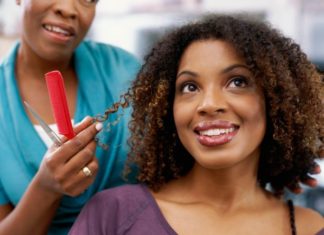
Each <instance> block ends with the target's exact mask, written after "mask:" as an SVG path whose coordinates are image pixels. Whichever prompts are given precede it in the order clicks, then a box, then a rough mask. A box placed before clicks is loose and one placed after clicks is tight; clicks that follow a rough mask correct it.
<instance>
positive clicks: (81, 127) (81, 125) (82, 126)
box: [48, 116, 94, 153]
mask: <svg viewBox="0 0 324 235" xmlns="http://www.w3.org/2000/svg"><path fill="white" fill-rule="evenodd" d="M93 120H94V119H93V118H92V117H90V116H86V117H85V118H84V119H83V120H82V121H81V122H79V123H77V124H76V125H75V126H74V127H73V131H74V132H75V134H78V133H79V132H81V131H82V130H84V129H85V128H87V127H88V126H89V125H91V124H92V123H93ZM60 139H61V142H62V143H65V142H66V141H68V138H66V137H65V136H64V135H62V136H60ZM58 148H59V146H57V145H56V144H55V143H53V144H52V145H51V146H50V147H49V148H48V152H49V153H50V152H54V151H55V150H56V149H58Z"/></svg>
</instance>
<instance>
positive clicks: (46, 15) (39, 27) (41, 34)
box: [17, 0, 97, 60]
mask: <svg viewBox="0 0 324 235" xmlns="http://www.w3.org/2000/svg"><path fill="white" fill-rule="evenodd" d="M17 2H18V4H20V8H21V11H22V19H23V27H22V29H23V30H22V43H23V45H24V46H25V47H27V48H29V49H31V50H32V51H33V52H34V53H35V54H37V55H38V56H40V57H41V58H44V59H46V60H52V59H59V60H62V58H66V57H67V58H69V57H71V55H72V53H73V52H74V49H75V48H76V47H77V46H78V45H79V43H80V42H81V41H82V40H83V39H84V37H85V35H86V33H87V32H88V30H89V28H90V26H91V23H92V22H93V19H94V16H95V11H96V2H97V1H95V0H92V1H90V0H46V1H40V0H22V1H17Z"/></svg>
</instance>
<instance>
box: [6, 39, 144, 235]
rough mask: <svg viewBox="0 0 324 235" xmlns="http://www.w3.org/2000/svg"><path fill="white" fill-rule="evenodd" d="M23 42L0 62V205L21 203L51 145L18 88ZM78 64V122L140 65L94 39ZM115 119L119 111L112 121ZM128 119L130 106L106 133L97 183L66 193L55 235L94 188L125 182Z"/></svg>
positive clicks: (112, 96) (109, 99)
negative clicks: (39, 131)
mask: <svg viewBox="0 0 324 235" xmlns="http://www.w3.org/2000/svg"><path fill="white" fill-rule="evenodd" d="M19 45H20V44H19V43H17V44H16V45H15V46H14V48H13V49H12V51H11V52H10V53H9V55H8V56H7V57H6V58H4V59H3V60H2V62H1V64H0V91H1V92H0V162H1V170H0V205H4V204H8V203H11V204H12V205H14V206H15V205H17V203H18V202H19V200H20V198H21V197H22V195H23V194H24V192H25V190H26V188H27V186H28V184H29V183H30V182H31V180H32V178H33V177H34V175H35V173H36V172H37V169H38V167H39V165H40V163H41V161H42V158H43V156H44V154H45V152H46V150H47V149H46V146H45V144H44V142H43V141H42V140H41V138H40V137H39V135H38V134H37V132H36V130H35V129H34V127H33V124H32V123H31V122H30V120H29V119H28V117H27V115H26V112H25V110H24V107H23V103H22V100H21V97H20V95H19V92H18V88H17V83H16V78H15V62H16V56H17V50H18V48H19ZM74 65H75V69H76V73H77V79H78V91H77V102H76V109H75V113H74V116H73V118H74V121H75V123H77V122H79V121H81V120H82V119H83V118H84V117H85V116H86V115H90V116H94V115H97V114H102V113H103V112H104V110H105V109H106V108H107V107H109V106H110V105H111V104H112V103H113V102H116V101H118V100H119V97H120V95H121V94H122V93H123V92H125V91H127V88H128V87H129V86H130V84H131V80H133V79H134V77H135V74H136V72H137V71H138V69H139V66H140V64H139V61H138V60H137V59H136V58H135V57H134V56H132V55H131V54H129V53H127V52H126V51H124V50H122V49H120V48H117V47H113V46H111V45H106V44H101V43H95V42H91V41H85V42H83V43H81V44H80V45H79V47H78V48H77V49H76V51H75V54H74ZM35 95H37V94H35ZM115 119H116V115H115V117H111V118H110V119H109V120H110V121H113V120H115ZM128 119H129V110H127V111H126V112H125V114H124V116H123V117H122V118H121V120H120V122H119V123H118V124H117V125H115V126H113V127H112V128H111V130H110V132H104V131H103V133H101V135H103V136H104V142H105V143H108V146H109V149H108V150H103V149H101V148H100V147H98V148H97V151H96V156H97V158H98V161H99V166H100V169H99V172H98V175H97V177H96V180H95V182H94V183H93V184H92V185H91V186H90V188H89V189H87V190H86V191H85V193H83V194H82V195H80V196H78V197H73V198H72V197H68V196H65V197H64V198H63V200H62V202H61V205H60V207H59V209H58V211H57V214H56V216H55V218H54V220H53V223H52V225H51V227H50V231H49V234H56V235H58V234H67V232H68V230H69V229H70V227H71V225H72V223H73V222H74V220H75V218H76V216H77V215H78V213H79V212H80V210H81V208H82V206H83V205H84V204H85V202H87V201H88V200H89V198H90V197H91V196H92V195H93V194H94V193H96V192H98V191H101V190H103V189H105V188H108V187H112V186H116V185H120V184H122V183H123V180H122V169H123V166H124V162H125V159H126V156H127V144H126V141H127V138H128V127H127V124H128ZM112 216H114V215H112Z"/></svg>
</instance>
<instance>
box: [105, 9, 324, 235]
mask: <svg viewBox="0 0 324 235" xmlns="http://www.w3.org/2000/svg"><path fill="white" fill-rule="evenodd" d="M234 65H235V66H234ZM237 65H239V66H237ZM323 94H324V93H323V83H322V77H321V75H320V74H319V73H318V72H317V70H316V68H315V67H314V65H312V64H311V62H310V61H309V60H308V59H307V57H306V55H305V54H304V53H303V52H302V51H301V49H300V47H299V46H298V45H297V44H295V43H294V42H293V41H292V40H291V39H289V38H286V37H284V36H283V35H281V33H279V32H278V31H276V30H274V29H272V28H271V27H269V25H267V24H265V23H261V22H255V21H251V20H243V19H237V18H233V17H230V16H213V15H212V16H209V17H208V18H206V19H203V20H201V21H198V22H196V23H192V24H188V25H185V26H183V27H180V28H179V29H176V30H174V31H173V32H171V33H170V34H168V35H167V36H165V38H163V39H162V40H161V41H160V42H159V43H158V44H156V45H155V47H154V48H153V50H152V51H151V53H150V54H149V55H147V57H146V59H145V63H144V65H143V67H142V69H141V71H140V73H139V74H138V76H137V79H136V80H135V81H134V83H133V86H132V87H131V89H130V91H129V93H128V94H126V95H125V96H124V98H125V99H126V101H128V102H129V103H130V104H131V105H132V107H133V110H134V111H133V113H132V120H131V122H130V130H131V137H130V140H129V143H130V146H131V150H130V154H129V163H130V166H133V165H134V164H135V165H136V166H137V167H138V173H139V174H138V178H137V179H138V182H140V183H143V184H146V185H147V186H148V187H149V188H150V190H151V192H152V194H153V196H154V198H155V199H156V201H157V203H158V205H159V207H160V209H161V211H162V213H163V215H164V216H165V218H166V220H167V221H168V223H169V224H170V225H171V227H172V228H173V229H174V230H175V231H176V232H177V233H179V234H283V235H284V234H291V228H290V221H289V212H288V207H287V204H286V202H284V201H282V200H281V198H280V195H281V193H282V190H283V189H284V188H286V187H290V188H297V185H298V183H299V182H300V181H303V179H306V178H307V177H308V174H310V173H313V172H314V160H315V159H316V158H321V157H323V156H322V155H321V154H320V153H321V150H322V149H323V126H324V113H323V112H324V109H323V101H322V100H323ZM119 105H121V106H123V105H124V103H119ZM108 112H109V111H108ZM224 121H225V122H224ZM215 123H216V124H215ZM201 126H202V127H201ZM206 126H207V128H206ZM215 127H216V128H219V129H222V128H223V129H226V128H227V129H231V128H234V130H229V131H228V134H226V135H225V137H224V136H223V137H204V136H201V135H203V134H200V135H199V133H201V132H203V131H210V129H214V128H215ZM204 128H205V129H204ZM230 133H231V134H230ZM206 135H207V134H206ZM127 170H129V169H127ZM266 185H267V186H270V187H272V190H271V191H268V190H266V188H265V186H266ZM295 212H296V216H295V219H296V226H297V231H298V234H315V233H316V232H318V231H319V230H320V229H322V228H323V224H324V222H323V218H322V217H321V216H320V215H319V214H318V213H317V212H314V211H312V210H309V209H306V208H300V207H296V208H295ZM306 221H308V222H306ZM306 223H307V224H306Z"/></svg>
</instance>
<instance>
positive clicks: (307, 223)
mask: <svg viewBox="0 0 324 235" xmlns="http://www.w3.org/2000/svg"><path fill="white" fill-rule="evenodd" d="M295 221H296V228H297V231H299V234H316V233H317V232H319V231H320V230H321V229H323V228H324V218H323V217H322V216H321V215H320V214H319V213H318V212H316V211H314V210H312V209H309V208H304V207H299V206H295Z"/></svg>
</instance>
